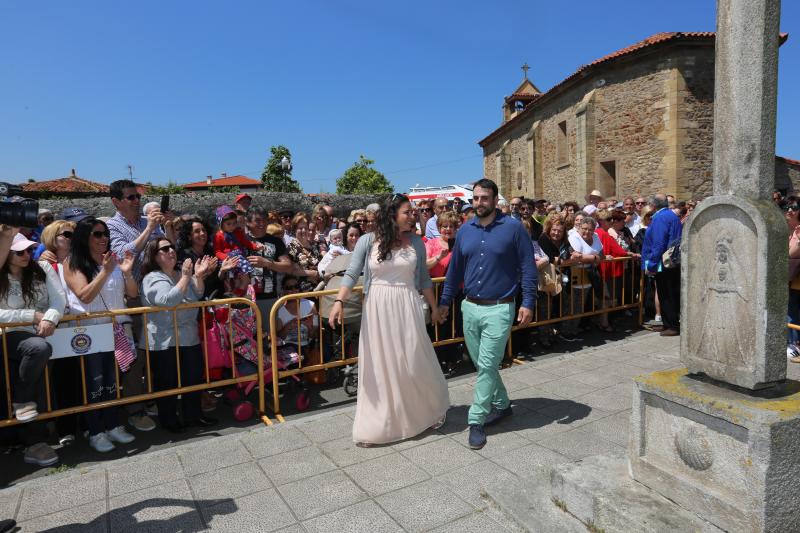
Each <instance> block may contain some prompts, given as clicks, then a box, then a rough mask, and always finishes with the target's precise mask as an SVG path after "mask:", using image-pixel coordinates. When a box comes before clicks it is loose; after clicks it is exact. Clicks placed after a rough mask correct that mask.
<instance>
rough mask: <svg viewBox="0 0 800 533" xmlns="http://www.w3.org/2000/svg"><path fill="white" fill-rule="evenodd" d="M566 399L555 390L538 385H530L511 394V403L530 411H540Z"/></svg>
mask: <svg viewBox="0 0 800 533" xmlns="http://www.w3.org/2000/svg"><path fill="white" fill-rule="evenodd" d="M564 399H565V398H564V397H563V396H559V395H558V394H557V393H555V392H551V391H546V390H542V389H540V388H537V387H528V388H527V389H522V390H518V391H514V394H513V395H512V396H511V404H512V405H513V406H514V407H522V408H524V409H527V410H529V411H538V410H539V409H542V408H544V407H546V406H547V405H549V404H551V403H554V402H560V401H562V400H564Z"/></svg>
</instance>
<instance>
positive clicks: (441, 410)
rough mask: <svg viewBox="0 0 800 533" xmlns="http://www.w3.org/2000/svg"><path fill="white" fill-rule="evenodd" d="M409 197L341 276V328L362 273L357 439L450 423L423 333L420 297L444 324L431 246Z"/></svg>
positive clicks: (337, 306) (334, 318)
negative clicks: (430, 264)
mask: <svg viewBox="0 0 800 533" xmlns="http://www.w3.org/2000/svg"><path fill="white" fill-rule="evenodd" d="M415 222H416V220H415V218H414V214H413V209H412V207H411V203H410V202H409V201H408V198H407V197H406V196H404V195H402V194H395V195H394V196H392V197H391V198H390V199H389V200H388V201H387V202H385V203H384V205H383V206H382V209H381V211H380V213H379V214H378V218H377V222H376V228H375V231H374V232H373V233H368V234H366V235H364V236H363V237H361V238H360V239H359V241H358V244H356V248H355V250H354V251H353V258H352V259H351V261H350V267H349V268H348V270H347V272H346V274H345V275H344V277H343V279H342V286H341V288H340V289H339V293H338V294H337V295H336V301H335V303H334V305H333V308H332V310H331V314H330V318H329V322H330V325H331V327H334V328H335V327H337V325H338V324H339V322H340V321H341V318H342V301H343V300H346V299H347V298H348V297H349V296H350V293H351V290H352V288H353V286H354V285H355V283H356V280H357V279H358V277H359V276H360V275H361V272H362V270H363V272H364V310H363V313H362V318H361V336H360V338H359V344H358V358H359V360H358V401H357V403H356V418H355V421H354V422H353V440H354V441H355V442H356V443H357V444H359V445H362V446H368V445H372V444H386V443H390V442H395V441H399V440H403V439H407V438H410V437H413V436H415V435H418V434H420V433H422V432H423V431H425V430H426V429H428V428H429V427H434V428H436V427H439V426H441V424H442V423H444V417H445V415H446V413H447V409H448V408H449V407H450V397H449V395H448V391H447V383H446V382H445V379H444V376H443V375H442V371H441V369H440V367H439V362H438V360H437V358H436V353H435V352H434V350H433V345H431V341H430V338H429V337H428V334H427V331H426V329H425V314H424V310H423V306H422V299H421V298H420V296H419V293H420V292H422V294H423V296H424V298H425V301H427V302H428V305H429V306H430V309H431V320H432V321H438V319H439V316H438V315H439V313H438V305H437V302H436V299H435V297H434V294H433V284H432V282H431V278H430V275H429V274H428V268H427V266H426V264H425V262H426V254H425V245H424V244H423V243H422V239H421V238H420V237H419V236H418V235H416V234H415V233H414V229H415Z"/></svg>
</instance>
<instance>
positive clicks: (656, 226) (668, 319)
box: [642, 194, 683, 337]
mask: <svg viewBox="0 0 800 533" xmlns="http://www.w3.org/2000/svg"><path fill="white" fill-rule="evenodd" d="M650 207H651V208H653V209H655V210H656V214H655V215H653V220H652V221H651V222H650V225H649V226H648V227H647V231H646V232H645V234H644V242H643V244H642V270H644V273H645V274H646V275H648V276H655V278H656V292H657V293H658V302H659V304H661V320H662V321H663V323H664V329H663V330H662V331H661V335H662V336H663V337H674V336H676V335H680V318H681V269H680V267H673V268H664V264H663V262H662V260H661V258H662V256H663V255H664V252H666V251H667V249H668V248H669V247H670V246H672V245H673V244H674V243H676V242H677V243H680V238H681V230H682V229H683V227H682V226H681V221H680V219H679V218H678V215H676V214H675V213H674V212H673V211H672V209H669V201H668V200H667V197H666V196H665V195H663V194H656V195H655V196H653V198H652V200H650Z"/></svg>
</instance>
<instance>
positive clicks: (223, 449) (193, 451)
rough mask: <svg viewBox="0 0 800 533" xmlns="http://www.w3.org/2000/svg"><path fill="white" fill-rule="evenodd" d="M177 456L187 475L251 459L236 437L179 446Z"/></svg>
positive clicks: (194, 474)
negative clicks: (185, 446) (197, 444)
mask: <svg viewBox="0 0 800 533" xmlns="http://www.w3.org/2000/svg"><path fill="white" fill-rule="evenodd" d="M178 457H180V459H181V463H183V470H184V472H186V475H187V476H196V475H197V474H203V473H205V472H211V471H212V470H219V469H222V468H226V467H228V466H232V465H238V464H241V463H249V462H251V461H252V460H253V457H252V456H251V455H250V453H249V452H248V451H247V448H245V447H244V445H243V444H242V443H241V442H240V441H238V440H236V439H222V440H219V441H217V440H212V441H210V442H207V443H203V444H201V445H199V446H191V447H187V448H181V450H180V451H179V452H178Z"/></svg>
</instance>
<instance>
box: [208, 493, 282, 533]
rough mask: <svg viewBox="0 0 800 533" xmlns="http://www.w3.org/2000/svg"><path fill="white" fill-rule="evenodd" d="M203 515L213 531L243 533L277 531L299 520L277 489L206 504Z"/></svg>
mask: <svg viewBox="0 0 800 533" xmlns="http://www.w3.org/2000/svg"><path fill="white" fill-rule="evenodd" d="M203 517H204V518H205V520H206V523H207V524H208V526H209V527H210V528H211V531H236V532H240V533H251V532H252V533H258V532H260V531H264V532H267V531H275V530H277V529H280V528H282V527H285V526H288V525H290V524H293V523H295V522H296V520H295V518H294V516H293V515H292V512H291V511H290V510H289V508H288V507H287V506H286V504H285V503H284V502H283V500H282V499H281V497H280V495H278V493H277V491H276V490H275V489H268V490H265V491H261V492H256V493H255V494H250V495H247V496H241V497H239V498H236V499H234V500H231V501H226V502H223V503H220V504H218V505H215V506H212V507H205V508H204V509H203Z"/></svg>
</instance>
